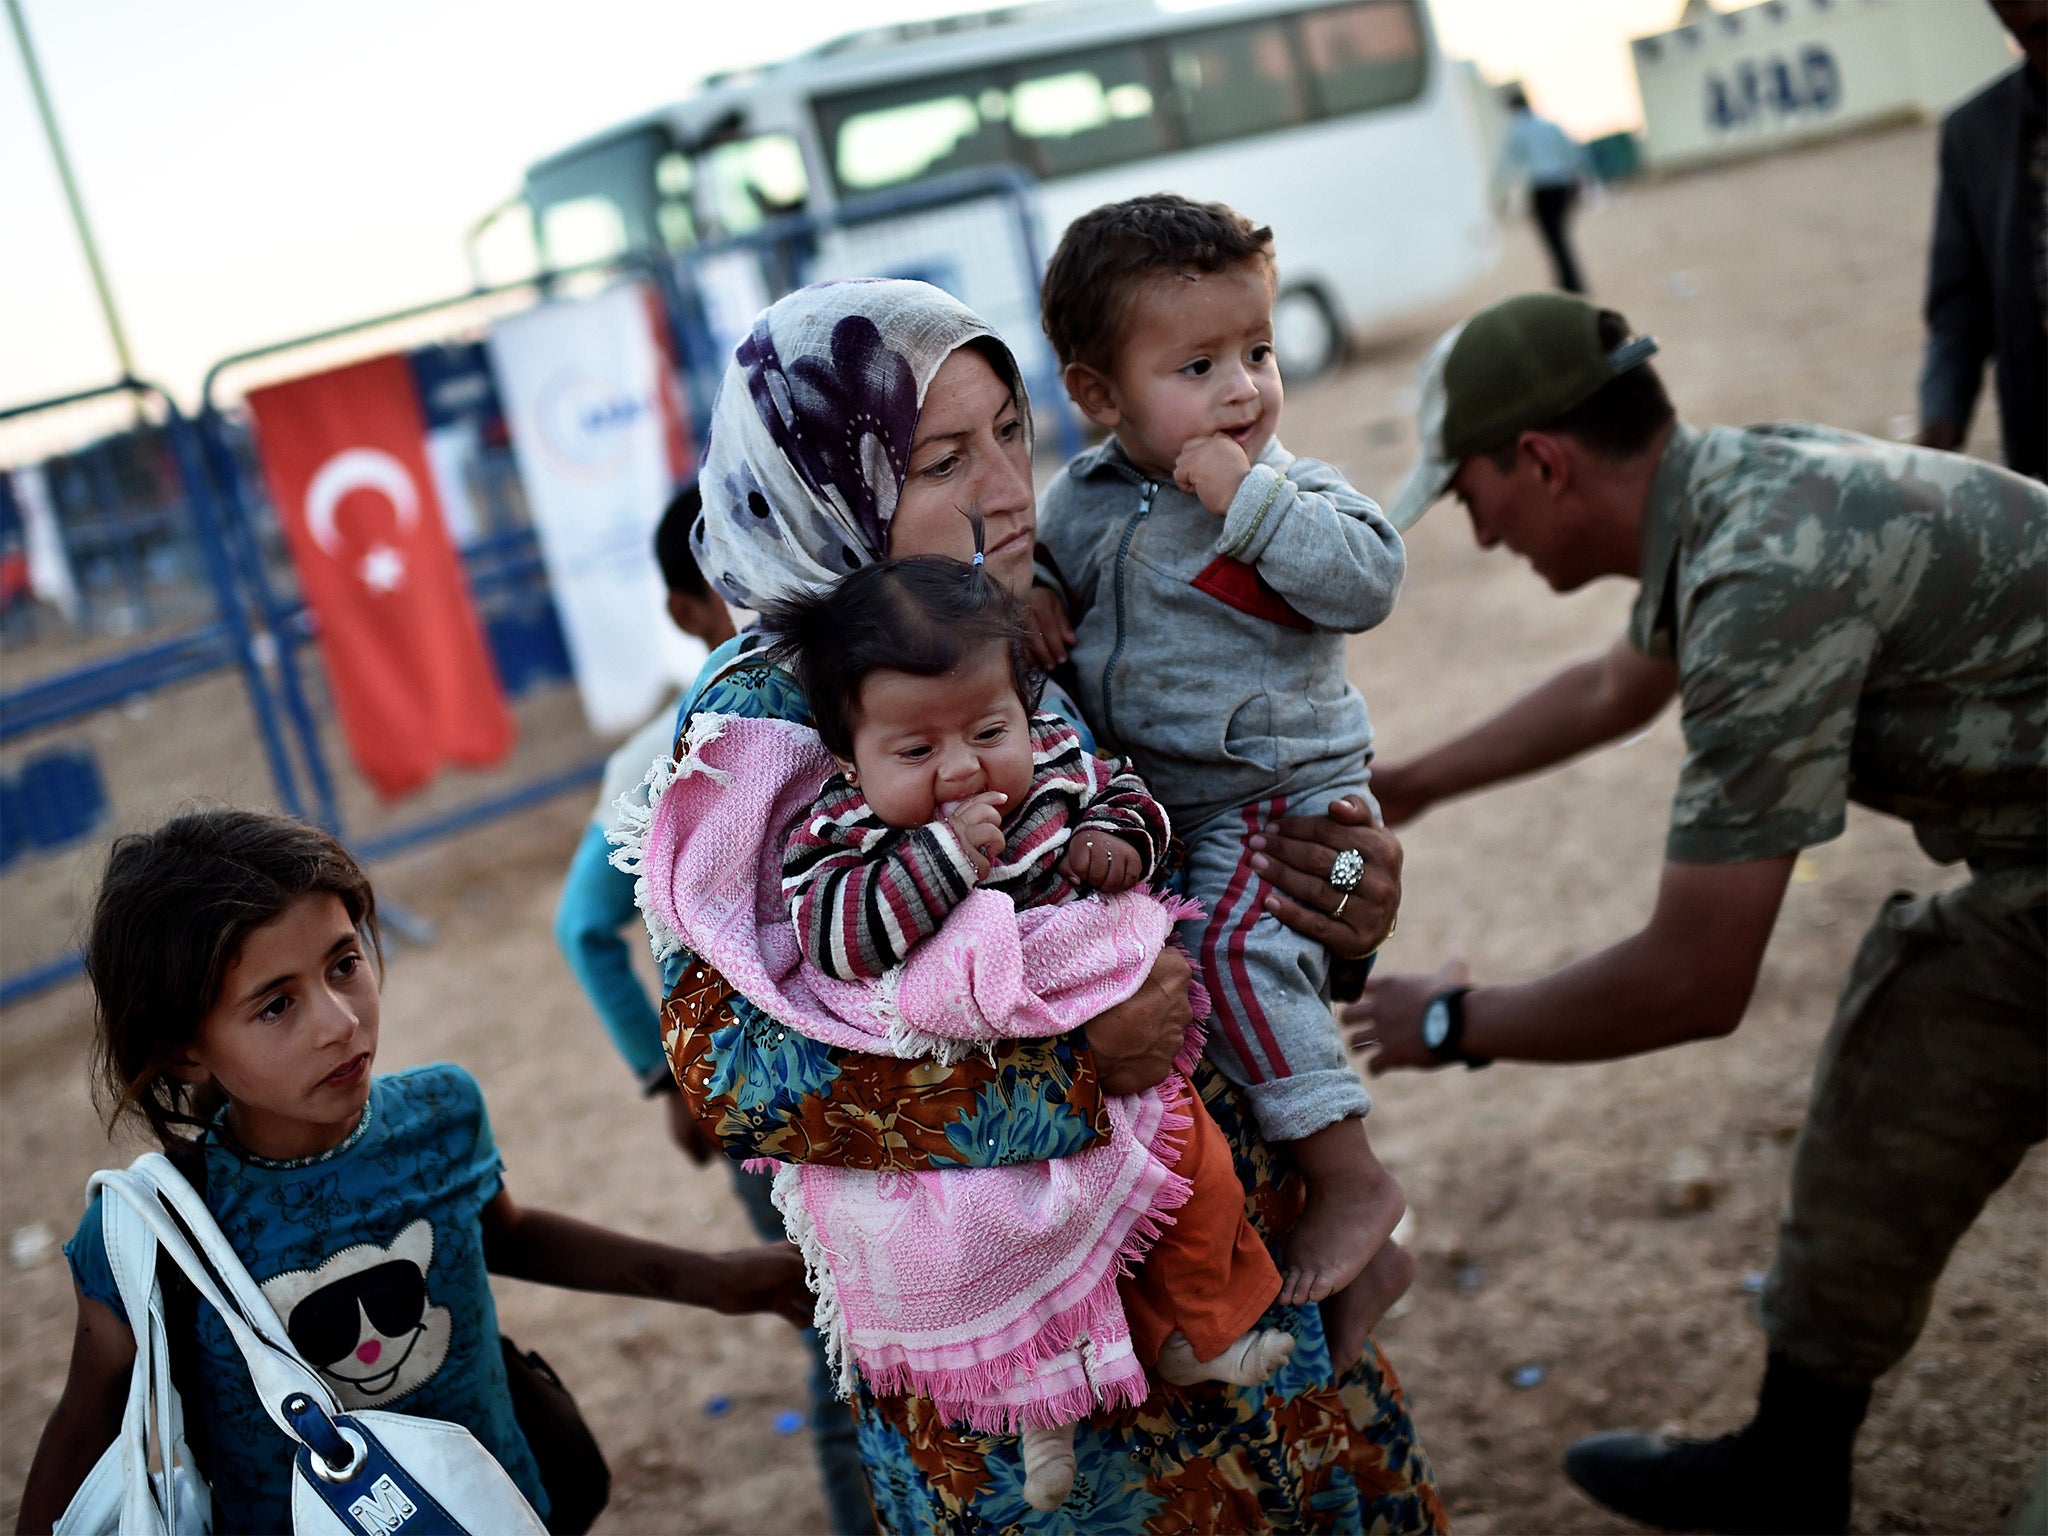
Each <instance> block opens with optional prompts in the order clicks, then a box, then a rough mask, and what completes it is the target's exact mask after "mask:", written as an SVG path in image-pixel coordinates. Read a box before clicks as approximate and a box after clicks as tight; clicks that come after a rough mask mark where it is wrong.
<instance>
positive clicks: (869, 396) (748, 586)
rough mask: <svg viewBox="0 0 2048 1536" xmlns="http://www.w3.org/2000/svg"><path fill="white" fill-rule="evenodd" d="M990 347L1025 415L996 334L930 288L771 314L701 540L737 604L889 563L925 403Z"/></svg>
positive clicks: (830, 289) (705, 479) (750, 348)
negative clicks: (943, 374)
mask: <svg viewBox="0 0 2048 1536" xmlns="http://www.w3.org/2000/svg"><path fill="white" fill-rule="evenodd" d="M977 338H986V340H985V341H983V342H982V349H983V350H984V351H985V353H987V354H989V355H990V360H991V362H992V363H994V364H995V366H996V371H997V373H998V374H999V375H1003V376H1004V378H1005V382H1006V383H1010V384H1011V385H1012V387H1013V388H1014V389H1015V390H1016V392H1017V396H1018V400H1019V403H1020V405H1021V404H1023V393H1024V390H1023V382H1022V379H1021V378H1020V377H1019V375H1018V372H1017V366H1016V363H1015V362H1014V361H1013V360H1012V359H1011V357H1010V354H1009V352H1008V350H1007V349H1005V348H1004V347H1003V344H1002V343H1001V342H1000V341H999V340H997V339H996V336H995V333H994V332H993V331H991V330H990V329H989V328H988V326H987V325H985V324H984V323H983V322H982V320H981V319H980V317H979V316H977V315H976V314H975V313H974V312H973V311H972V310H970V309H968V308H967V306H966V305H964V304H962V303H961V302H960V301H959V300H958V299H955V298H953V297H952V296H951V295H950V294H947V293H946V292H944V291H943V290H941V289H938V288H934V287H932V286H931V284H929V283H916V282H906V281H902V280H897V279H882V280H872V281H857V282H838V283H819V284H816V285H814V286H812V287H809V288H800V289H798V290H797V291H796V292H794V293H791V294H788V295H786V296H785V297H783V298H781V299H779V300H777V301H776V302H775V303H774V304H772V305H770V306H769V307H768V308H767V309H765V310H763V311H762V312H761V315H760V318H759V319H757V320H755V322H754V329H753V332H752V333H751V334H750V335H749V336H748V337H747V339H746V340H745V341H743V342H741V343H740V344H739V346H738V347H737V348H736V349H735V350H734V352H733V358H732V363H731V365H730V366H729V367H728V368H727V369H726V370H725V378H724V379H723V380H722V381H721V382H720V384H719V386H718V400H717V403H716V404H715V405H714V406H713V407H712V411H711V440H710V443H709V445H708V446H707V447H706V449H705V452H704V467H703V471H702V474H701V475H700V477H699V484H700V485H701V486H702V489H703V492H704V511H703V514H702V516H701V517H699V519H698V522H697V527H696V529H695V531H694V532H693V534H692V535H691V545H692V548H693V549H694V550H695V552H696V556H697V563H698V565H699V566H700V567H701V568H702V570H703V572H704V575H705V578H706V579H707V580H708V581H710V583H711V584H712V585H713V586H714V587H716V588H717V589H718V591H719V592H720V593H721V594H722V595H723V596H724V597H725V598H726V600H727V601H728V602H731V603H733V604H734V605H735V606H737V607H741V608H758V607H760V606H761V604H762V603H763V602H765V601H767V600H769V599H771V598H776V597H782V596H788V595H794V593H796V592H798V591H812V590H815V589H817V588H819V587H822V586H827V585H829V584H831V583H832V582H835V581H837V580H838V579H839V578H840V577H842V576H844V575H845V574H846V573H847V572H848V571H851V570H856V569H858V568H859V567H861V566H863V565H866V564H868V563H869V562H870V561H873V560H879V559H881V558H882V557H883V556H884V555H885V554H886V553H887V551H888V547H889V520H890V519H891V518H893V517H894V516H895V515H896V498H897V494H898V492H899V490H900V489H901V487H902V485H903V478H904V474H905V472H906V471H907V470H908V468H909V464H910V444H911V441H912V439H913V438H914V437H915V435H916V432H917V415H918V411H919V410H920V409H921V408H922V407H923V405H924V395H925V390H926V389H927V388H929V387H930V385H931V381H932V375H934V374H935V373H937V372H938V371H939V366H940V364H942V363H944V362H945V360H946V359H947V358H948V357H949V356H951V355H952V353H953V352H954V350H955V349H957V348H958V347H960V346H962V345H964V344H965V343H967V342H971V341H975V340H976V339H977Z"/></svg>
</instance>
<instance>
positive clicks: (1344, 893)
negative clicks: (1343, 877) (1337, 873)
mask: <svg viewBox="0 0 2048 1536" xmlns="http://www.w3.org/2000/svg"><path fill="white" fill-rule="evenodd" d="M1350 899H1351V891H1350V889H1349V888H1348V887H1346V888H1345V889H1343V890H1341V891H1339V892H1338V893H1337V905H1335V906H1334V907H1332V908H1330V916H1331V917H1332V918H1339V917H1342V916H1343V915H1344V903H1345V902H1347V901H1349V900H1350Z"/></svg>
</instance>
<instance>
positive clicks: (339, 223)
mask: <svg viewBox="0 0 2048 1536" xmlns="http://www.w3.org/2000/svg"><path fill="white" fill-rule="evenodd" d="M22 3H23V11H24V14H25V15H26V18H27V21H28V26H29V30H30V33H31V36H32V38H33V40H34V43H35V46H36V49H37V52H38V54H39V55H40V57H41V61H42V67H43V76H44V80H45V83H46V85H47V88H48V90H49V92H50V95H51V98H52V102H53V105H54V107H55V110H56V113H57V118H58V123H59V126H60V128H61V130H62V131H63V134H64V137H65V142H66V147H67V148H68V150H69V152H70V156H71V162H72V167H73V170H74V173H75V174H76V176H77V178H78V181H79V184H80V188H81V191H82V193H83V196H84V199H85V204H86V209H87V213H88V216H89V217H90V218H91V220H92V223H93V229H94V233H95V234H96V236H97V238H98V241H99V246H100V253H101V258H102V260H103V262H104V264H105V266H106V269H107V275H108V280H109V283H110V285H111V286H112V288H113V292H114V296H115V300H116V302H117V304H118V305H119V307H120V310H121V315H122V319H123V321H124V323H125V325H126V328H127V332H128V339H129V345H130V348H131V350H132V351H133V353H134V355H135V360H136V368H137V371H138V372H139V373H141V374H142V375H143V376H144V377H147V378H151V379H155V380H157V381H160V382H162V383H164V384H165V385H167V386H169V387H170V388H171V389H172V390H173V391H174V392H175V393H176V394H178V395H179V396H180V397H181V398H184V399H186V400H187V401H188V402H189V401H190V399H191V397H192V396H193V395H195V394H196V392H197V389H198V385H199V380H200V377H201V375H202V374H203V373H204V372H205V370H206V367H207V365H208V364H209V363H211V362H212V361H214V360H215V359H217V358H219V357H221V356H223V355H225V354H227V353H229V352H233V351H236V350H239V349H242V348H245V347H250V346H255V345H260V344H262V343H265V342H268V341H272V340H277V339H282V338H285V337H288V336H292V335H298V334H303V333H306V332H309V331H313V330H317V329H320V328H322V327H325V326H329V325H334V324H338V323H341V322H344V321H347V320H350V319H354V318H357V317H364V316H369V315H374V314H377V313H380V312H383V311H387V310H392V309H397V308H401V307H403V306H405V305H408V304H415V303H421V302H424V301H427V300H430V299H434V298H439V297H443V296H446V295H451V294H455V293H458V292H460V291H462V290H463V289H464V288H466V287H467V286H468V283H469V273H468V267H467V265H466V261H465V257H464V235H465V233H466V231H467V230H468V229H469V227H470V225H471V224H472V223H473V222H474V221H475V220H476V219H477V218H478V217H479V216H480V215H482V214H483V213H485V212H486V211H487V210H489V209H490V208H491V207H492V206H494V205H495V204H497V203H499V202H501V201H502V200H503V199H505V198H506V197H508V196H510V195H511V194H512V193H514V192H516V191H517V189H518V187H519V182H520V175H521V172H522V171H523V170H524V168H525V167H526V166H527V165H528V164H529V163H530V162H532V161H534V160H536V159H539V158H540V157H541V156H543V155H546V154H548V153H551V152H552V151H554V150H557V149H560V148H562V147H563V146H565V145H567V144H568V143H570V142H572V141H574V140H576V139H578V138H581V137H583V136H585V135H587V134H590V133H593V132H596V131H599V130H601V129H604V128H606V127H609V126H611V125H612V124H614V123H617V122H620V121H622V120H624V119H626V118H628V117H631V116H633V115H635V114H636V113H639V112H642V111H645V110H648V109H650V108H653V107H657V106H660V105H662V104H663V103H665V102H668V101H671V100H674V99H675V98H677V97H679V96H682V95H684V94H685V93H686V92H687V91H688V90H689V88H690V86H691V84H692V83H693V82H694V81H696V80H698V79H700V78H701V77H702V76H704V75H705V74H707V73H710V72H712V71H715V70H720V69H727V68H732V67H734V66H736V65H742V64H750V63H758V62H762V61H765V60H767V59H769V58H771V57H776V56H781V55H786V54H788V53H792V52H796V51H799V50H801V49H803V48H806V47H809V46H811V45H812V44H814V43H817V42H821V41H823V40H825V39H826V38H829V37H832V36H836V35H838V34H839V33H842V32H845V31H847V30H849V29H850V28H851V27H854V26H860V25H872V24H877V23H881V22H887V21H896V20H901V19H904V18H907V17H913V16H931V15H937V14H942V13H946V12H951V11H958V10H962V9H971V8H974V6H973V4H972V0H964V3H963V0H852V3H849V0H751V3H739V4H734V3H731V0H666V3H662V0H576V3H574V4H570V3H568V0H556V3H553V4H548V3H543V0H494V3H484V0H468V3H461V0H351V3H350V4H348V5H345V6H342V5H326V4H314V3H312V0H188V3H185V4H180V5H163V4H158V3H152V0H22ZM1430 6H1431V11H1432V13H1433V15H1434V16H1435V18H1436V23H1437V28H1438V31H1439V33H1440V35H1441V37H1442V39H1443V42H1444V46H1445V48H1446V50H1447V51H1448V52H1450V53H1452V54H1453V55H1456V56H1460V57H1465V58H1471V59H1475V60H1477V61H1478V63H1479V65H1480V67H1481V68H1482V69H1483V70H1485V71H1486V73H1487V74H1488V75H1490V76H1493V77H1496V78H1506V77H1510V76H1520V77H1521V78H1522V79H1523V80H1524V81H1525V82H1526V83H1527V85H1528V87H1529V90H1530V94H1531V96H1532V97H1533V98H1534V101H1535V105H1536V107H1537V110H1538V111H1540V112H1543V113H1544V114H1545V115H1547V116H1550V117H1553V118H1555V119H1556V120H1558V121H1559V122H1561V123H1563V124H1564V125H1565V126H1566V127H1568V128H1569V129H1571V130H1572V131H1573V132H1574V133H1577V134H1579V135H1581V136H1582V137H1583V136H1589V135H1592V134H1597V133H1603V132H1606V131H1609V130H1611V129H1614V128H1625V127H1633V126H1635V125H1637V124H1638V123H1639V122H1640V120H1641V108H1640V105H1639V103H1638V101H1637V97H1636V89H1635V77H1634V73H1633V70H1632V67H1631V65H1630V62H1629V56H1628V46H1627V39H1628V38H1630V37H1632V36H1636V35H1639V34H1641V33H1645V32H1655V31H1661V30H1663V29H1664V28H1666V27H1668V26H1670V25H1672V24H1673V23H1674V22H1675V21H1676V19H1677V15H1678V12H1679V9H1680V0H1541V3H1535V0H1430ZM0 56H4V57H0V210H4V217H0V405H8V404H16V403H21V402H25V401H29V400H34V399H39V398H44V397H47V396H50V395H55V394H59V393H63V392H65V391H67V390H71V389H77V388H82V387H86V386H89V385H92V384H97V383H101V382H104V381H106V380H108V379H110V378H112V377H113V376H114V375H115V373H116V372H117V369H116V367H115V363H114V353H113V349H112V347H111V345H110V344H109V342H108V341H107V339H106V333H105V330H104V327H103V326H102V324H101V322H100V319H99V313H98V309H97V307H96V305H95V302H94V299H93V294H92V287H91V279H90V276H89V273H88V271H87V268H86V264H85V260H84V257H83V256H82V254H81V253H80V250H79V246H78V242H77V240H76V238H75V237H74V236H73V234H72V228H71V224H70V220H69V215H68V214H67V212H66V210H65V205H64V199H63V193H62V189H61V186H60V183H59V181H58V179H57V174H56V171H55V170H54V168H53V167H52V165H51V161H50V157H49V154H48V151H47V149H46V147H45V144H44V141H43V136H42V131H41V128H40V125H39V124H38V122H37V120H36V116H35V108H34V103H33V99H32V97H31V96H30V93H29V88H28V81H27V77H26V76H25V74H24V73H23V71H22V67H21V60H20V57H19V55H18V53H17V52H16V50H15V48H14V45H13V37H12V34H11V32H9V33H6V34H4V36H0Z"/></svg>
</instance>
